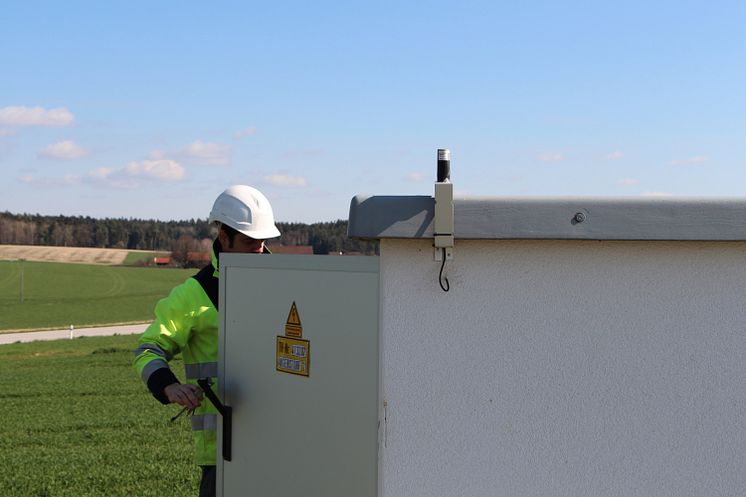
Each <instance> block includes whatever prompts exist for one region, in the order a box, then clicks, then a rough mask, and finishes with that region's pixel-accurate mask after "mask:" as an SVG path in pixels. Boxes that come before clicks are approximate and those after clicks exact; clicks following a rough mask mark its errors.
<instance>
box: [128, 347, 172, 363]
mask: <svg viewBox="0 0 746 497" xmlns="http://www.w3.org/2000/svg"><path fill="white" fill-rule="evenodd" d="M147 351H150V352H152V353H154V354H155V355H157V356H161V357H163V358H164V359H165V360H167V361H170V360H171V359H173V356H172V355H171V354H169V353H168V352H166V351H165V350H163V349H162V348H160V347H159V346H157V345H153V344H152V343H145V344H142V345H140V346H139V347H137V348H136V349H135V357H139V356H140V354H142V353H143V352H147Z"/></svg>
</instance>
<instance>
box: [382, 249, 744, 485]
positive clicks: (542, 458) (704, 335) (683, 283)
mask: <svg viewBox="0 0 746 497" xmlns="http://www.w3.org/2000/svg"><path fill="white" fill-rule="evenodd" d="M439 269H440V263H436V262H434V261H433V257H432V248H431V246H430V242H429V241H422V240H403V241H402V240H383V241H382V242H381V293H382V323H381V330H382V337H381V340H382V366H381V367H382V372H381V375H382V386H381V389H382V395H383V398H384V399H385V400H386V402H387V404H388V407H387V409H386V411H387V412H386V422H385V426H384V429H383V431H384V438H385V440H384V444H383V447H382V452H381V463H380V466H379V472H380V479H381V484H380V489H379V494H380V495H381V496H384V497H450V496H470V497H488V496H506V497H518V496H531V497H539V496H547V497H549V496H551V497H560V496H572V497H581V496H588V497H601V496H624V497H633V496H640V497H651V496H654V497H663V496H671V497H683V496H693V497H694V496H697V497H702V496H737V495H746V338H745V336H746V335H745V333H744V331H745V328H746V306H745V305H744V302H745V301H746V244H744V243H705V242H595V241H574V242H573V241H570V242H562V241H458V240H457V242H456V247H455V260H454V261H453V262H449V263H447V264H446V270H445V274H446V275H447V276H448V279H449V280H450V285H451V290H450V292H449V293H445V292H443V291H442V290H441V289H440V287H439V286H438V282H437V280H438V270H439Z"/></svg>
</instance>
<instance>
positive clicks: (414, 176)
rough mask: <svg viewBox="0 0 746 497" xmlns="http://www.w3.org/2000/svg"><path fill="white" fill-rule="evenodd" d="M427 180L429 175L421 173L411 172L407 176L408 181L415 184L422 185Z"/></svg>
mask: <svg viewBox="0 0 746 497" xmlns="http://www.w3.org/2000/svg"><path fill="white" fill-rule="evenodd" d="M426 178H427V175H426V174H425V173H423V172H420V171H414V172H411V173H409V174H407V176H406V180H407V181H411V182H413V183H421V182H422V181H425V179H426Z"/></svg>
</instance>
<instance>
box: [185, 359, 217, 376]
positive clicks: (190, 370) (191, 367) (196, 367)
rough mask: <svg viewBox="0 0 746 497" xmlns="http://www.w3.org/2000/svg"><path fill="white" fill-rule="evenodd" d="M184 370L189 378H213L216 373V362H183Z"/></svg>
mask: <svg viewBox="0 0 746 497" xmlns="http://www.w3.org/2000/svg"><path fill="white" fill-rule="evenodd" d="M184 372H185V373H186V377H187V379H189V380H198V379H200V378H214V377H216V376H217V375H218V363H217V362H201V363H199V364H185V365H184Z"/></svg>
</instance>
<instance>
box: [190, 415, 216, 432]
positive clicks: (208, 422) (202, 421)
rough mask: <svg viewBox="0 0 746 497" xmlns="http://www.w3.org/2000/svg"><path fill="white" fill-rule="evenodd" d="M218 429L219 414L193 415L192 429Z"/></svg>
mask: <svg viewBox="0 0 746 497" xmlns="http://www.w3.org/2000/svg"><path fill="white" fill-rule="evenodd" d="M217 429H218V415H217V414H195V415H194V416H192V431H215V430H217Z"/></svg>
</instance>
